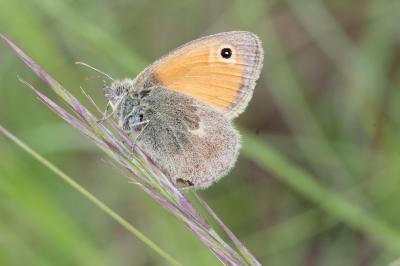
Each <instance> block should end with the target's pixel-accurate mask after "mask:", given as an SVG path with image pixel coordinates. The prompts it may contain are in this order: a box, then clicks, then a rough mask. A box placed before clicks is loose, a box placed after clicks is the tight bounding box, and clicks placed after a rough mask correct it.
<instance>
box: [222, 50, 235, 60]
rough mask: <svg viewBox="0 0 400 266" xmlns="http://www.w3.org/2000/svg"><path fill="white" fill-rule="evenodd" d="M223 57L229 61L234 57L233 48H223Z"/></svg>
mask: <svg viewBox="0 0 400 266" xmlns="http://www.w3.org/2000/svg"><path fill="white" fill-rule="evenodd" d="M221 56H222V57H223V58H225V59H229V58H231V57H232V49H231V48H222V50H221Z"/></svg>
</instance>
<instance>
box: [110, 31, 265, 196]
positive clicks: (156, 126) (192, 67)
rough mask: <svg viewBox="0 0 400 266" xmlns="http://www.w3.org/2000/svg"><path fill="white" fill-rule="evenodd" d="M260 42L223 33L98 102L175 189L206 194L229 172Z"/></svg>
mask: <svg viewBox="0 0 400 266" xmlns="http://www.w3.org/2000/svg"><path fill="white" fill-rule="evenodd" d="M263 57H264V55H263V48H262V45H261V41H260V39H259V38H258V37H257V36H256V35H255V34H253V33H250V32H245V31H231V32H223V33H218V34H215V35H210V36H206V37H202V38H199V39H197V40H194V41H191V42H189V43H187V44H184V45H182V46H180V47H178V48H177V49H175V50H174V51H172V52H170V53H169V54H167V55H166V56H164V57H162V58H161V59H159V60H157V61H156V62H154V63H153V64H151V65H150V66H148V67H147V68H145V69H144V70H143V71H142V72H141V73H140V74H139V75H138V76H137V77H136V78H134V79H130V78H127V79H122V80H115V81H113V82H112V83H111V84H110V85H108V86H106V87H105V96H106V98H107V99H108V101H109V105H110V106H111V107H112V109H113V111H112V114H113V116H114V118H115V119H116V120H117V122H118V125H119V126H120V127H121V128H122V129H123V130H124V131H125V132H126V133H127V134H130V135H131V136H132V138H134V140H135V145H137V146H138V147H139V148H140V149H141V150H142V151H143V152H144V153H146V154H147V155H148V156H149V157H150V159H151V160H152V161H153V162H154V163H155V164H156V165H157V166H158V167H159V168H160V169H161V170H162V171H163V173H164V174H165V175H166V176H167V177H168V178H169V179H170V180H171V182H172V183H173V184H175V186H177V187H178V188H180V189H188V188H192V189H200V188H207V187H209V186H210V185H211V184H213V183H214V182H216V181H218V180H219V179H220V178H221V177H223V176H225V175H226V174H227V173H228V172H229V171H230V169H231V168H232V167H233V166H234V164H235V162H236V160H237V157H238V154H239V149H240V135H239V133H238V131H237V130H236V129H235V128H234V127H233V125H232V120H233V119H234V118H235V117H237V116H238V115H239V114H240V113H242V112H243V111H244V109H245V108H246V106H247V105H248V103H249V101H250V99H251V97H252V95H253V91H254V87H255V84H256V80H257V79H258V78H259V75H260V71H261V68H262V63H263Z"/></svg>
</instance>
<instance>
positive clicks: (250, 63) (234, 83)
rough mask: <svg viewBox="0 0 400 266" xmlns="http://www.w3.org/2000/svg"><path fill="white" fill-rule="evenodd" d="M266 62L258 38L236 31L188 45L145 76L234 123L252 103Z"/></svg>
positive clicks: (160, 62) (159, 61)
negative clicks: (190, 98)
mask: <svg viewBox="0 0 400 266" xmlns="http://www.w3.org/2000/svg"><path fill="white" fill-rule="evenodd" d="M262 61H263V50H262V47H261V42H260V40H259V39H258V37H257V36H256V35H254V34H252V33H250V32H240V31H234V32H225V33H219V34H216V35H211V36H207V37H203V38H200V39H197V40H194V41H192V42H190V43H187V44H185V45H183V46H181V47H179V48H177V49H176V50H175V51H173V52H171V53H170V54H168V55H167V56H165V57H163V58H161V59H160V60H158V61H157V62H155V63H154V64H153V65H152V66H150V67H149V68H148V69H147V71H145V72H147V73H149V74H151V76H152V78H153V79H154V80H155V81H156V82H157V83H160V84H162V85H163V86H165V87H166V88H168V89H171V90H174V91H177V92H180V93H183V94H186V95H189V96H192V97H194V98H196V99H197V100H199V101H202V102H204V103H206V104H209V105H211V106H212V107H214V108H216V109H217V110H219V111H221V112H222V113H223V114H224V116H225V117H227V118H228V119H232V118H234V117H236V116H237V115H239V114H240V113H241V112H242V111H243V110H244V109H245V108H246V106H247V104H248V102H249V101H250V99H251V97H252V95H253V90H254V87H255V81H256V80H257V79H258V77H259V74H260V70H261V67H262ZM148 71H149V72H148Z"/></svg>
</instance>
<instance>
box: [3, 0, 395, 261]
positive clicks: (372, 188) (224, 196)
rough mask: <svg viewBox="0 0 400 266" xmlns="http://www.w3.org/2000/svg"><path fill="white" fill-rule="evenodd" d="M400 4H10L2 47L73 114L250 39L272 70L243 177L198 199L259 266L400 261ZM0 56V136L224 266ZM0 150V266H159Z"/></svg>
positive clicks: (21, 157)
mask: <svg viewBox="0 0 400 266" xmlns="http://www.w3.org/2000/svg"><path fill="white" fill-rule="evenodd" d="M399 14H400V1H399V0H395V1H390V0H386V1H373V0H355V1H335V0H325V1H322V0H285V1H284V0H270V1H261V0H260V1H214V0H204V1H194V0H182V1H144V0H141V1H128V0H114V1H105V0H99V1H83V0H69V1H54V0H13V1H7V0H0V31H1V32H3V33H4V34H5V35H7V36H8V37H10V38H11V39H12V40H13V41H14V42H16V44H17V45H19V46H20V47H21V48H22V49H23V50H24V51H26V52H27V53H28V54H29V55H30V56H32V58H33V59H34V60H35V61H36V62H37V63H39V64H40V65H41V66H42V67H43V68H44V69H46V70H47V71H48V72H49V73H50V74H51V75H53V77H55V78H56V79H57V80H59V81H60V82H61V83H62V84H63V85H65V86H66V87H67V88H68V89H69V90H70V91H72V92H73V93H74V94H75V95H77V97H78V98H79V99H84V97H83V95H82V93H81V92H80V89H79V87H80V86H82V87H84V88H85V90H86V91H87V92H88V93H89V94H90V95H91V96H92V97H93V98H94V99H95V100H96V102H98V103H99V105H100V106H105V100H104V97H103V95H102V91H101V80H102V77H101V78H96V76H97V73H95V72H92V71H90V70H88V69H85V68H82V67H80V66H77V65H75V64H74V62H75V61H84V62H86V63H89V64H91V65H93V66H96V67H98V68H99V69H101V70H104V71H105V72H107V73H109V74H110V75H111V76H113V77H115V78H123V77H133V76H135V75H136V74H137V73H138V72H139V71H140V70H141V69H143V67H145V66H146V65H147V64H149V63H150V62H152V61H154V60H155V59H157V58H158V57H160V56H162V55H163V54H165V53H166V52H168V51H170V50H171V49H173V48H175V47H177V46H178V45H180V44H183V43H185V42H187V41H190V40H192V39H195V38H197V37H199V36H203V35H207V34H212V33H217V32H221V31H229V30H248V31H252V32H255V33H256V34H258V35H259V36H260V38H261V39H262V41H263V46H264V50H265V60H264V61H265V65H264V69H263V72H262V75H261V78H260V80H259V82H258V84H257V87H256V90H255V96H254V98H253V100H252V101H251V103H250V105H249V107H248V108H247V111H246V112H245V113H244V114H242V115H241V116H240V117H239V118H238V119H237V120H236V125H237V126H238V127H239V128H240V129H241V131H242V132H243V134H244V138H243V151H242V154H241V156H240V158H239V161H238V163H237V165H236V167H235V169H234V170H233V171H232V172H231V173H230V174H229V176H228V177H225V178H223V179H222V180H221V181H220V182H219V183H218V184H216V185H214V186H213V187H211V188H209V189H207V190H206V191H201V192H200V194H201V195H202V196H203V197H204V198H205V199H206V200H207V202H208V203H209V205H210V206H211V207H213V208H214V210H215V211H216V212H217V213H218V214H219V215H220V217H221V218H222V220H223V221H224V222H225V224H226V225H228V226H229V227H230V228H231V229H232V230H233V232H235V233H236V234H237V236H238V237H239V238H240V239H241V240H242V241H243V242H244V244H245V245H246V246H247V247H248V248H249V249H250V250H251V251H252V252H253V253H254V255H255V256H256V257H257V258H258V259H259V260H260V261H261V262H262V263H263V264H265V265H387V264H388V263H390V262H392V261H394V260H395V259H396V257H399V256H400V90H399V89H400V68H399V62H400V28H399ZM17 74H18V75H20V76H22V77H24V78H25V79H27V80H29V81H31V82H32V83H33V84H34V85H35V86H37V87H38V88H40V89H41V90H42V91H44V92H46V93H48V94H49V95H52V94H51V93H50V90H49V89H48V88H46V86H45V85H44V84H43V83H42V82H40V81H39V80H38V78H37V77H35V75H34V74H33V73H31V72H30V71H29V70H28V69H27V68H26V67H25V66H24V65H23V63H22V62H21V61H20V60H19V59H17V58H16V56H15V54H13V52H11V50H10V49H9V48H8V47H6V46H5V45H4V44H3V43H1V44H0V123H1V124H2V125H3V126H4V127H6V128H8V129H9V130H10V131H12V132H13V133H15V134H16V135H17V136H18V137H20V138H21V139H22V140H23V141H25V142H26V143H27V144H29V145H30V146H32V147H33V148H34V149H35V150H37V151H38V152H39V153H40V154H42V155H44V156H45V157H46V158H48V159H49V160H50V161H52V162H54V164H56V165H57V166H58V167H60V168H61V169H62V170H63V171H65V172H66V173H67V174H69V175H70V176H72V177H73V178H74V179H75V180H76V181H78V182H79V183H80V184H82V185H83V186H84V187H85V188H87V189H88V190H89V191H91V192H92V193H94V194H95V195H96V196H97V197H98V198H100V199H101V200H103V201H105V202H106V203H107V204H108V205H109V206H110V207H111V208H112V209H114V210H115V211H117V212H118V213H119V214H121V215H122V216H123V217H125V218H126V219H127V220H128V221H130V222H131V223H132V224H133V225H135V226H136V227H137V228H138V229H139V230H140V231H141V232H143V233H144V234H146V235H147V236H149V238H150V239H152V240H153V241H155V242H156V243H157V244H159V245H160V246H161V247H162V248H163V249H164V250H165V251H167V252H168V253H169V254H171V255H172V256H173V257H175V258H176V259H178V260H179V261H180V262H182V263H183V264H184V265H219V262H218V261H217V260H216V259H215V258H214V257H213V255H212V254H211V253H210V252H209V251H208V249H207V248H205V247H204V246H203V245H202V244H201V243H200V241H199V240H197V239H196V238H195V237H194V236H193V235H192V234H191V233H190V232H189V231H188V230H187V229H186V228H185V227H184V226H183V225H182V224H181V223H180V222H178V221H177V220H176V219H175V218H174V217H172V216H171V215H170V214H169V213H167V212H166V211H165V210H164V209H163V208H162V207H160V206H158V205H157V204H156V203H155V202H154V201H153V200H152V199H151V198H150V197H148V196H147V195H146V194H145V193H144V192H143V191H141V190H140V189H138V188H137V187H136V186H134V185H131V184H129V183H128V181H127V180H126V178H124V177H123V176H121V175H120V174H119V173H118V171H116V170H115V169H113V168H112V167H110V165H109V164H108V163H107V162H106V161H105V160H104V159H105V158H106V157H105V156H104V154H102V153H101V152H99V150H98V149H97V148H96V147H95V146H94V145H92V144H91V143H89V142H88V141H87V139H85V138H84V137H82V136H81V135H80V134H79V133H77V131H76V130H74V129H73V128H72V127H71V126H69V125H67V124H66V123H65V122H63V121H62V120H61V119H59V118H58V117H56V116H55V115H54V114H53V113H52V112H51V111H49V109H47V107H45V106H44V105H43V104H41V103H40V102H39V101H38V100H37V99H36V98H35V97H34V95H33V94H32V93H31V92H30V91H29V90H28V89H26V88H25V87H24V86H23V85H22V84H21V83H19V82H18V81H17ZM165 264H166V262H165V261H164V260H163V259H162V258H160V257H159V255H158V254H156V253H154V251H153V250H151V249H149V248H148V247H147V246H145V245H144V244H143V243H142V242H141V241H139V240H138V239H136V238H135V237H133V236H132V235H130V234H128V233H127V231H126V230H125V229H123V228H121V226H119V225H118V224H116V223H115V222H114V221H113V220H112V219H111V218H110V217H109V216H107V215H105V214H104V213H103V212H102V211H100V210H99V209H97V208H96V207H94V205H93V204H91V203H90V202H88V201H87V200H86V199H85V198H84V197H83V196H82V195H81V194H79V193H78V192H77V191H75V190H73V189H71V188H70V187H69V186H67V185H66V184H65V183H64V182H62V181H61V180H60V179H59V178H58V177H57V176H55V175H54V174H53V173H52V172H50V171H49V170H48V169H46V168H45V167H44V166H43V165H41V164H39V163H38V162H37V161H35V160H34V159H33V158H32V157H31V156H29V155H27V154H26V153H25V152H23V151H22V150H21V149H19V148H17V147H16V146H15V145H14V144H13V143H11V142H10V141H9V140H8V139H6V138H5V137H4V136H3V135H0V265H116V266H117V265H118V266H123V265H165Z"/></svg>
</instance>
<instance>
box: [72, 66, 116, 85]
mask: <svg viewBox="0 0 400 266" xmlns="http://www.w3.org/2000/svg"><path fill="white" fill-rule="evenodd" d="M75 64H77V65H82V66H85V67H88V68H90V69H93V70H94V71H96V72H98V73H100V74H102V75H104V76H106V77H107V78H109V79H111V80H112V81H114V79H113V78H112V77H111V76H110V75H108V74H106V73H105V72H103V71H101V70H99V69H97V68H95V67H92V66H91V65H89V64H86V63H84V62H75Z"/></svg>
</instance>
